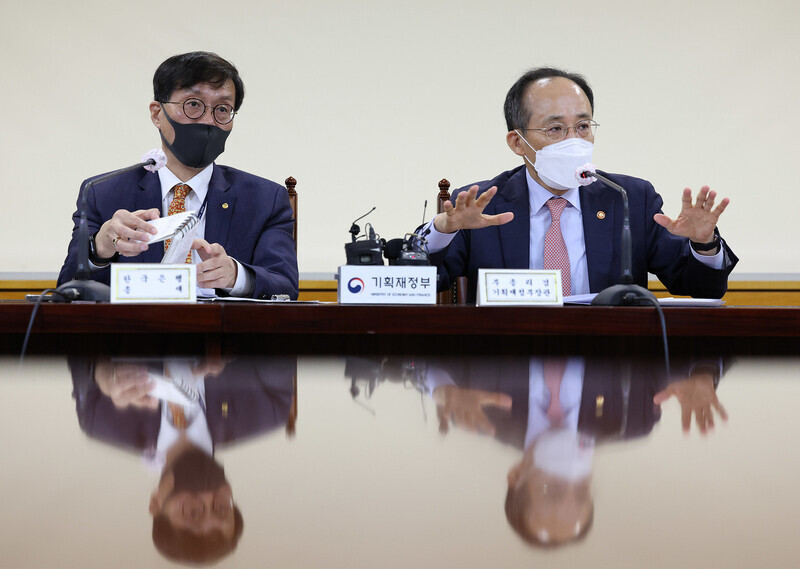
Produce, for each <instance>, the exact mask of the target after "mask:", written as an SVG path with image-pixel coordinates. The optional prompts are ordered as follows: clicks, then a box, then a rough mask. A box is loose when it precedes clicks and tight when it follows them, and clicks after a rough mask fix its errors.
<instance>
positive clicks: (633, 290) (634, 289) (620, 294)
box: [575, 163, 656, 306]
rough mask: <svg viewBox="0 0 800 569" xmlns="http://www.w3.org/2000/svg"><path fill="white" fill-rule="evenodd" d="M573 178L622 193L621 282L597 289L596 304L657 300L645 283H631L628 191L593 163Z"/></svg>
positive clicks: (641, 302)
mask: <svg viewBox="0 0 800 569" xmlns="http://www.w3.org/2000/svg"><path fill="white" fill-rule="evenodd" d="M575 178H576V179H577V180H578V183H579V184H580V185H581V186H587V185H589V184H591V183H593V182H595V181H597V180H600V181H601V182H603V183H604V184H605V185H607V186H608V187H609V188H612V189H614V190H617V191H618V192H619V193H620V194H622V210H623V217H622V236H621V249H620V253H621V255H622V267H621V269H622V271H621V272H622V274H621V275H620V284H616V285H613V286H610V287H608V288H606V289H605V290H602V291H600V293H598V295H597V296H596V297H595V298H594V300H592V304H593V305H595V306H650V305H652V303H653V302H656V297H655V295H654V294H653V293H652V292H650V291H649V290H647V289H646V288H644V287H641V286H639V285H636V284H633V263H632V262H631V249H632V245H631V220H630V211H629V209H628V192H626V191H625V188H623V187H622V186H620V185H619V184H617V183H616V182H612V181H611V180H609V179H608V178H606V177H605V176H604V175H602V174H598V173H597V170H596V169H595V167H594V165H593V164H590V163H587V164H584V165H583V166H581V167H580V168H578V169H577V170H576V171H575Z"/></svg>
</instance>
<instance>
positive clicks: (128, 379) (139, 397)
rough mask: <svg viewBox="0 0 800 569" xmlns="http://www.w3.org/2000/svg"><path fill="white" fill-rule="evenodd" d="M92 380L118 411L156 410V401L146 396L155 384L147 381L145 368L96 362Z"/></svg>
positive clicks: (142, 366) (134, 365)
mask: <svg viewBox="0 0 800 569" xmlns="http://www.w3.org/2000/svg"><path fill="white" fill-rule="evenodd" d="M94 380H95V381H96V382H97V385H98V387H100V391H102V392H103V393H104V394H105V395H107V396H108V397H109V398H110V399H111V401H112V402H113V403H114V406H115V407H117V408H118V409H124V408H125V407H140V408H145V409H157V408H158V399H155V398H154V397H151V396H150V395H148V393H149V392H150V390H151V389H153V387H154V386H155V383H154V382H152V381H150V380H149V379H148V374H147V366H144V365H136V364H114V363H112V362H109V361H105V362H98V363H97V364H96V365H95V368H94Z"/></svg>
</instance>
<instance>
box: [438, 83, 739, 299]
mask: <svg viewBox="0 0 800 569" xmlns="http://www.w3.org/2000/svg"><path fill="white" fill-rule="evenodd" d="M593 113H594V96H593V93H592V90H591V88H590V87H589V85H588V84H587V83H586V81H585V80H584V79H583V77H581V76H580V75H575V74H571V73H567V72H565V71H562V70H560V69H553V68H538V69H532V70H530V71H529V72H527V73H526V74H525V75H523V76H522V77H521V78H520V79H519V80H518V81H517V82H516V83H515V84H514V85H513V86H512V87H511V90H510V91H509V92H508V95H507V97H506V102H505V117H506V123H507V127H508V134H507V135H506V143H507V144H508V146H509V148H511V150H512V151H513V152H514V153H515V154H517V155H518V156H519V157H520V158H521V159H522V160H523V161H524V162H523V163H524V167H522V166H520V167H518V168H515V169H513V170H510V171H508V172H504V173H502V174H500V175H499V176H497V177H496V178H494V179H492V180H489V181H486V182H480V183H478V184H476V185H474V186H472V187H471V188H469V189H468V190H466V189H462V190H459V191H458V192H457V193H455V194H454V198H453V200H452V203H451V202H448V203H446V204H445V211H444V212H443V213H441V214H439V215H437V216H436V217H435V218H434V219H433V220H432V222H431V223H430V224H429V225H428V228H430V234H429V235H428V237H427V239H428V243H429V250H430V252H431V254H432V255H431V258H432V260H433V261H434V262H435V263H436V265H437V268H438V270H439V275H440V280H439V285H440V289H444V288H448V287H449V286H450V283H451V282H452V281H453V279H455V278H456V277H459V276H462V275H466V276H468V277H469V286H468V299H469V300H470V301H474V299H475V295H476V282H477V272H478V269H479V268H516V269H542V268H546V269H561V271H562V275H568V276H569V278H566V277H565V278H564V283H563V284H564V293H565V295H569V294H573V295H575V294H586V293H589V292H599V291H601V290H603V289H604V288H606V287H608V286H611V285H613V284H617V282H618V279H619V276H620V271H621V253H620V234H621V227H622V201H621V200H622V198H621V196H619V195H618V193H617V192H616V191H615V190H613V189H610V188H608V187H606V186H605V185H603V184H602V183H601V182H595V183H593V184H591V185H588V186H585V187H582V188H580V189H579V188H578V181H577V179H576V176H575V171H576V169H577V168H579V167H581V166H583V165H584V164H586V163H587V162H591V159H592V149H593V143H594V135H595V129H596V127H597V124H596V123H595V122H594V120H592V117H593ZM606 176H607V177H609V178H611V179H612V180H613V181H615V182H617V183H618V184H620V185H622V186H623V187H624V188H625V189H626V190H627V192H628V197H629V204H630V226H631V232H632V241H633V252H632V263H633V278H634V281H635V283H636V284H638V285H640V286H646V285H647V274H648V272H650V273H654V274H656V275H657V276H658V278H659V279H660V280H661V281H662V282H663V283H664V284H665V285H666V287H667V289H669V291H670V292H671V293H672V294H680V295H691V296H699V297H713V298H719V297H721V296H722V295H723V294H724V293H725V291H726V290H727V277H728V274H729V273H730V271H731V270H732V269H733V267H734V265H735V264H736V262H737V258H736V257H735V255H733V253H732V252H731V251H730V249H729V248H728V247H727V245H726V244H725V243H724V241H722V240H721V239H720V238H719V234H718V232H717V230H716V225H717V219H718V218H719V216H720V214H721V213H722V212H723V211H724V210H725V207H726V206H727V204H728V199H727V198H726V199H724V200H722V201H721V202H720V203H719V204H717V205H716V207H715V201H716V194H715V192H713V191H710V190H709V188H708V187H707V186H703V188H701V189H700V191H699V192H698V193H697V196H696V198H695V200H694V201H693V200H692V193H691V190H690V189H688V188H687V189H686V190H684V193H683V201H682V207H681V211H680V214H679V215H678V217H677V218H676V219H674V220H673V219H670V218H668V217H667V216H665V215H663V214H662V213H661V206H662V203H663V201H662V199H661V197H660V196H659V195H658V194H657V193H656V192H655V190H654V189H653V186H652V185H651V184H650V183H649V182H646V181H644V180H640V179H637V178H631V177H628V176H621V175H617V174H606ZM551 221H552V224H551Z"/></svg>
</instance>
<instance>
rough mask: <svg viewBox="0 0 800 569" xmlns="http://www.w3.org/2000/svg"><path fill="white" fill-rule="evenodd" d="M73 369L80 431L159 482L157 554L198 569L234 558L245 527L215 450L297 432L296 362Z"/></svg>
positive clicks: (73, 362)
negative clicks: (290, 429)
mask: <svg viewBox="0 0 800 569" xmlns="http://www.w3.org/2000/svg"><path fill="white" fill-rule="evenodd" d="M69 369H70V373H71V375H72V381H73V387H74V390H73V397H74V398H75V402H76V411H77V415H78V422H79V423H80V426H81V429H82V430H83V431H84V432H85V433H86V434H87V435H88V436H89V437H91V438H94V439H98V440H101V441H103V442H106V443H108V444H111V445H113V446H115V447H117V448H119V449H122V450H129V451H133V452H137V453H141V455H142V458H143V462H144V464H146V465H147V466H149V467H150V468H152V469H154V470H157V471H158V472H160V479H159V482H158V485H157V487H156V488H155V489H154V491H153V493H152V495H151V496H150V503H149V512H150V515H151V516H152V517H153V530H152V537H153V544H154V545H155V547H156V549H157V550H158V551H159V552H160V553H161V554H162V555H163V556H164V557H166V558H168V559H171V560H175V561H185V562H193V563H205V562H213V561H217V560H219V559H221V558H223V557H225V556H227V555H228V554H230V553H231V552H232V551H233V550H234V549H235V548H236V546H237V544H238V542H239V539H240V537H241V535H242V532H243V529H244V520H243V517H242V514H241V511H240V509H239V507H238V505H236V503H235V501H234V493H233V489H232V488H231V484H230V482H229V481H228V479H227V478H226V476H225V469H224V468H223V466H222V465H221V464H219V462H218V461H217V460H216V459H215V458H214V455H215V450H216V449H217V448H218V447H221V446H226V445H233V444H235V443H238V442H241V441H243V440H246V439H250V438H252V437H257V436H261V435H264V434H266V433H269V432H270V431H272V430H273V429H276V428H278V427H281V426H288V425H290V424H291V414H292V410H293V400H294V396H295V381H296V373H297V360H296V358H293V357H292V358H288V357H284V358H248V359H238V360H229V359H222V358H159V359H153V360H147V359H141V358H117V359H110V358H100V359H86V358H71V359H70V360H69Z"/></svg>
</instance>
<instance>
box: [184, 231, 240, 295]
mask: <svg viewBox="0 0 800 569" xmlns="http://www.w3.org/2000/svg"><path fill="white" fill-rule="evenodd" d="M192 249H196V250H197V253H198V254H199V255H200V259H201V260H202V261H203V262H202V263H200V264H199V265H197V286H199V287H201V288H233V285H234V284H236V261H234V260H233V258H231V257H228V254H227V253H226V252H225V249H224V248H223V247H222V245H220V244H219V243H209V242H208V241H206V240H205V239H195V240H194V243H192Z"/></svg>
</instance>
